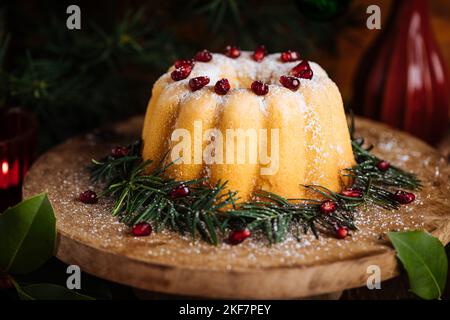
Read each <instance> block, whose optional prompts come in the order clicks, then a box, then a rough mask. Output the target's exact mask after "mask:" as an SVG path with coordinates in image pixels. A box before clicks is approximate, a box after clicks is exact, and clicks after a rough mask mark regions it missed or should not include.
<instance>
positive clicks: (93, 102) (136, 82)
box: [0, 0, 450, 151]
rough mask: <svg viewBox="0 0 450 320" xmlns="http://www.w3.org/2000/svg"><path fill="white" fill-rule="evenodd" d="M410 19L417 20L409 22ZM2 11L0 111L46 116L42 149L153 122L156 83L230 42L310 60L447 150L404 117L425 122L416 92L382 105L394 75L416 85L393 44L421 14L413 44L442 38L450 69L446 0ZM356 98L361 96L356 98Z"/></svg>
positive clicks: (39, 4) (63, 4)
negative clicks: (372, 14) (376, 20)
mask: <svg viewBox="0 0 450 320" xmlns="http://www.w3.org/2000/svg"><path fill="white" fill-rule="evenodd" d="M399 3H404V4H399ZM70 4H78V5H79V6H80V8H81V25H82V28H81V30H72V31H70V30H68V29H67V28H66V19H67V17H68V16H69V15H68V14H66V8H67V6H68V5H70ZM372 4H376V5H378V6H379V7H380V9H381V20H382V23H381V27H382V29H381V30H369V29H368V28H367V27H366V20H367V18H368V17H369V14H367V13H366V9H367V7H368V6H369V5H372ZM424 4H425V5H424ZM393 7H395V8H393ZM422 7H425V8H422ZM394 10H395V11H396V13H395V14H394V15H395V16H394V17H392V18H391V20H393V21H394V22H395V23H396V24H395V25H393V26H391V27H389V23H388V22H387V20H389V16H390V15H391V13H392V11H394ZM408 10H415V11H414V12H413V11H411V12H409V13H408V12H405V11H408ZM0 12H1V15H0V50H1V51H0V52H1V55H0V59H1V67H0V81H1V82H0V109H2V108H3V109H5V108H6V107H13V106H20V107H22V108H25V109H27V110H30V111H32V112H33V113H34V114H35V115H36V116H37V118H38V122H39V129H38V134H37V138H38V145H39V150H41V151H42V150H45V149H47V148H49V147H51V146H53V145H55V144H57V143H59V142H61V141H62V140H64V139H65V138H67V137H69V136H71V135H73V134H76V133H79V132H83V131H86V130H88V129H91V128H93V127H96V126H98V125H101V124H103V123H106V122H111V121H114V120H120V119H123V118H124V117H127V116H128V115H131V114H136V113H142V112H144V111H145V107H146V103H147V100H148V98H149V95H150V90H151V86H152V83H153V82H154V81H155V79H156V78H157V77H158V76H159V75H160V74H161V73H162V72H163V71H164V70H165V69H167V68H168V67H169V66H170V64H172V63H173V61H174V60H175V59H177V58H186V57H191V56H192V55H193V54H194V53H195V52H196V51H197V50H199V49H202V48H208V49H209V50H211V51H220V52H221V51H223V48H224V47H225V45H227V44H236V45H238V46H240V47H241V48H242V49H246V50H253V49H254V48H255V47H256V46H257V45H258V44H265V45H266V46H267V47H268V49H269V51H271V52H274V51H283V50H287V49H296V50H299V51H300V53H301V54H302V56H303V57H304V58H306V59H310V60H313V61H316V62H318V63H320V64H321V65H322V66H323V67H324V68H325V69H326V70H327V72H328V73H329V74H330V76H331V78H332V79H333V80H334V81H335V82H336V83H337V85H338V86H339V88H340V90H341V93H342V96H343V98H344V101H345V104H346V106H347V107H351V108H352V109H354V110H355V111H356V112H357V113H361V114H366V115H368V116H371V117H373V118H378V119H379V120H382V121H385V122H387V123H390V124H392V125H394V126H397V127H400V128H402V129H405V130H408V131H410V132H413V133H415V132H414V130H416V132H417V133H416V134H417V135H418V136H420V137H422V138H423V139H425V140H427V141H428V142H430V143H434V144H436V143H439V141H440V139H442V137H443V136H444V134H443V133H442V129H440V131H439V132H432V133H428V132H422V131H421V130H417V128H416V126H417V125H414V124H413V125H411V124H409V127H408V126H407V125H406V124H405V123H404V122H405V121H406V122H408V121H409V122H411V121H413V120H411V119H409V120H407V119H406V118H408V114H416V113H417V111H414V112H412V111H411V112H409V109H408V108H410V107H408V106H406V105H407V100H408V99H410V100H411V99H414V100H417V96H413V97H412V98H411V97H408V92H406V93H405V92H401V93H400V94H399V95H400V97H397V98H398V99H400V100H398V99H397V100H395V99H394V100H395V104H396V105H397V106H396V107H394V108H393V109H392V106H389V105H388V106H382V104H383V103H382V102H381V101H380V97H383V96H386V95H387V96H390V91H389V90H391V91H392V85H391V88H389V86H388V85H386V82H388V81H387V80H386V78H389V76H386V74H388V73H389V70H394V71H395V73H400V74H401V73H402V72H403V74H404V76H403V78H407V77H409V76H408V74H407V73H406V71H405V70H403V71H401V70H400V71H399V70H398V68H400V69H402V66H400V67H398V68H397V69H396V66H390V67H389V66H388V65H389V63H390V60H392V59H393V57H394V56H398V58H399V60H400V61H402V60H408V52H410V51H411V50H410V48H409V47H408V46H409V44H408V43H406V48H403V49H402V48H396V47H395V45H394V44H396V43H400V44H401V43H402V41H403V40H405V39H407V33H408V31H405V32H404V33H403V34H398V32H399V30H400V29H401V28H402V26H401V25H406V28H408V27H410V29H411V28H412V27H414V26H413V23H414V21H413V20H412V19H413V18H412V17H413V15H414V14H416V13H418V14H419V15H420V17H421V22H420V23H421V24H422V23H423V25H422V26H421V27H420V28H419V29H420V30H413V32H414V34H415V35H416V36H415V37H413V38H412V40H411V39H409V40H408V39H407V40H405V41H410V42H411V41H412V43H413V45H414V41H415V42H417V37H422V38H423V39H425V40H424V41H425V42H426V41H427V39H428V38H431V39H432V40H433V39H435V40H436V42H437V44H438V46H439V47H440V49H441V52H442V58H441V59H440V62H439V61H438V63H442V64H444V65H445V64H446V63H447V62H448V61H450V45H449V44H450V21H449V19H448V18H449V17H450V2H449V1H446V0H430V1H427V0H411V1H409V0H408V1H392V0H377V1H375V0H284V1H264V0H259V1H252V0H249V1H237V0H209V1H199V0H188V1H165V2H162V1H117V0H116V1H111V0H108V1H95V2H94V1H32V0H16V1H6V2H5V1H4V2H3V4H2V5H1V7H0ZM428 17H429V18H430V21H429V23H428V21H427V19H428ZM399 20H400V21H399ZM391 24H392V23H391ZM428 25H429V27H430V28H431V29H430V32H431V34H430V35H428V34H427V33H428V31H427V28H428V27H427V26H428ZM386 29H389V30H387V31H386ZM408 30H409V29H408ZM410 31H411V30H410ZM383 32H385V33H389V34H391V38H392V36H393V37H394V38H395V37H396V39H394V40H393V41H392V39H384V41H381V44H378V46H375V48H374V47H373V45H374V41H375V39H377V38H378V37H379V36H380V35H381V34H382V33H383ZM402 39H403V40H402ZM419 40H420V39H419ZM420 45H421V44H420V43H419V45H418V46H420ZM371 46H372V47H371ZM416 46H417V45H416ZM422 46H423V47H424V49H423V48H422V49H421V48H419V49H420V50H419V49H417V50H416V51H420V52H419V53H420V54H422V53H423V51H425V54H426V53H427V52H429V53H430V54H429V57H430V60H429V61H425V62H423V61H422V62H420V61H419V62H420V63H419V64H421V66H420V65H419V69H420V68H422V69H425V71H423V72H422V73H423V74H426V73H427V72H428V73H431V74H432V73H433V70H432V69H433V62H432V59H433V57H432V55H433V50H435V47H434V46H433V45H431V46H430V45H428V44H426V43H425V44H422ZM369 48H371V49H370V50H369ZM386 48H388V49H386ZM383 50H385V51H386V50H391V52H389V54H388V56H389V59H387V61H386V57H384V60H383V57H380V56H378V57H377V56H375V57H373V56H372V57H370V56H367V54H365V52H368V51H371V52H376V53H377V52H380V51H383ZM413 59H414V57H413ZM417 59H419V60H420V59H422V58H421V57H418V58H417ZM424 59H426V58H424ZM435 60H436V59H435ZM438 60H439V59H438ZM435 62H436V61H435ZM377 63H378V64H381V66H382V67H380V66H379V65H377ZM413 63H414V61H413ZM416 64H417V61H416ZM424 64H425V65H424ZM435 64H436V63H435ZM430 65H431V67H429V66H430ZM407 67H408V66H407ZM368 68H369V69H368ZM371 68H372V69H371ZM427 68H428V69H427ZM359 69H361V70H362V72H363V75H364V77H365V81H364V80H363V81H362V82H363V84H365V82H369V80H370V79H368V76H369V75H373V76H374V77H375V76H378V73H380V72H381V73H384V74H385V75H384V76H383V75H382V76H383V77H384V79H385V80H384V81H381V82H383V85H380V84H379V85H375V86H373V85H372V87H370V84H369V85H368V86H369V87H368V88H361V87H360V86H361V81H358V82H359V83H358V85H359V87H358V85H355V79H357V78H358V77H357V74H358V70H359ZM386 69H389V70H386ZM403 69H404V68H403ZM430 70H431V71H430ZM418 77H421V73H420V72H419V75H418ZM391 80H392V81H394V82H399V81H400V80H398V79H395V78H394V79H391ZM438 80H439V79H438ZM374 81H378V82H380V80H377V79H375V80H374ZM392 81H391V82H392ZM403 81H404V82H405V81H407V80H403ZM437 82H439V81H437ZM445 84H446V83H445ZM423 86H424V88H425V89H423V90H425V91H426V92H425V93H424V94H422V96H425V98H424V99H425V100H427V99H428V98H429V97H430V96H431V98H434V101H438V104H445V103H446V101H448V90H445V91H446V95H447V97H445V98H442V95H443V93H442V92H440V91H442V90H440V89H439V88H440V87H439V83H437V84H436V81H434V82H433V79H431V80H430V81H429V83H428V85H427V83H425V84H423ZM430 86H431V87H432V88H431V89H430V88H429V87H430ZM355 87H356V89H355ZM380 87H382V88H381V89H380ZM386 87H387V89H386ZM438 87H439V88H438ZM436 88H438V89H439V90H440V91H439V90H438V89H436ZM393 89H394V91H395V92H397V91H402V90H403V91H405V90H404V88H403V89H399V88H398V87H395V88H393ZM355 90H357V91H358V92H362V93H363V94H364V96H363V97H361V96H359V97H358V96H357V95H355ZM373 91H375V93H374V92H373ZM435 91H439V92H438V93H436V92H435ZM386 92H387V93H386ZM374 95H375V98H374V97H373V96H374ZM419 98H420V97H419ZM367 100H369V101H375V100H376V101H375V102H376V104H377V106H375V107H372V106H369V107H368V108H369V109H370V108H376V109H377V110H376V111H374V110H369V111H367V110H364V106H361V104H364V105H367V104H369V103H367ZM429 100H430V99H428V100H427V101H428V102H429ZM443 100H444V101H443ZM398 101H400V103H399V102H398ZM426 103H427V102H423V103H422V104H426ZM402 104H403V105H402ZM431 104H432V106H428V107H426V106H424V107H423V109H427V108H428V109H432V108H435V105H436V103H433V102H431ZM419 107H420V106H419ZM383 108H387V111H386V112H387V113H394V114H395V116H394V117H393V118H394V119H389V117H386V116H384V118H383V117H382V116H381V115H380V114H381V113H383V112H384V111H383ZM389 108H391V109H389ZM399 108H400V110H398V109H399ZM413 108H416V109H417V108H418V107H417V106H413ZM445 108H447V109H445ZM439 109H440V111H439V112H437V111H436V112H437V113H436V112H435V111H433V112H434V113H433V115H432V116H431V118H432V119H430V121H431V124H430V121H429V122H428V123H426V124H425V126H428V127H435V121H437V120H436V118H440V119H442V114H443V112H444V111H442V110H444V109H445V114H448V105H447V106H445V107H440V108H439ZM386 112H384V113H386ZM418 115H419V120H417V121H419V122H423V121H424V120H423V119H424V117H423V114H421V113H418ZM391 118H392V117H391ZM444 118H445V125H443V124H442V123H441V124H440V125H439V127H441V128H442V127H443V126H446V125H447V121H446V120H447V116H446V117H444ZM405 119H406V120H405ZM413 122H414V121H413ZM441 122H442V121H441ZM421 126H422V125H421Z"/></svg>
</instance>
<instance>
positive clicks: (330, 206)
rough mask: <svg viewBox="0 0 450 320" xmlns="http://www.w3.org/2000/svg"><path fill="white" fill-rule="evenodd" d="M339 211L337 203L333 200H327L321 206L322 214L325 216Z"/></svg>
mask: <svg viewBox="0 0 450 320" xmlns="http://www.w3.org/2000/svg"><path fill="white" fill-rule="evenodd" d="M336 209H337V203H336V202H334V201H331V200H325V201H323V202H322V204H321V205H320V212H322V213H323V214H330V213H332V212H334V211H336Z"/></svg>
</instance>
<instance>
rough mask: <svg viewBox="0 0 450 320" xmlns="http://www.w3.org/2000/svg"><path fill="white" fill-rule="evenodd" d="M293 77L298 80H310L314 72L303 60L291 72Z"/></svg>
mask: <svg viewBox="0 0 450 320" xmlns="http://www.w3.org/2000/svg"><path fill="white" fill-rule="evenodd" d="M291 75H292V76H294V77H297V78H303V79H309V80H311V79H312V77H313V72H312V69H311V66H310V65H309V63H308V61H306V60H303V61H302V62H300V63H299V64H298V65H296V66H295V67H294V68H292V70H291Z"/></svg>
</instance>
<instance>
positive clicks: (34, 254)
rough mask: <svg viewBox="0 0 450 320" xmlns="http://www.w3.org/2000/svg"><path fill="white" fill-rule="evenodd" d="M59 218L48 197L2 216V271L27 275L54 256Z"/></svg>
mask: <svg viewBox="0 0 450 320" xmlns="http://www.w3.org/2000/svg"><path fill="white" fill-rule="evenodd" d="M55 239H56V219H55V215H54V212H53V208H52V206H51V204H50V202H49V200H48V198H47V195H46V194H39V195H37V196H34V197H32V198H29V199H27V200H24V201H22V202H21V203H19V204H18V205H16V206H14V207H12V208H9V209H7V210H6V211H5V212H4V213H3V214H1V215H0V271H4V272H9V273H13V274H23V273H28V272H31V271H33V270H36V269H37V268H39V267H40V266H41V265H42V264H44V263H45V262H46V261H47V260H48V259H49V258H50V257H51V256H52V255H53V251H54V247H55Z"/></svg>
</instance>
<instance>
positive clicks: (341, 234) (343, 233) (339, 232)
mask: <svg viewBox="0 0 450 320" xmlns="http://www.w3.org/2000/svg"><path fill="white" fill-rule="evenodd" d="M347 236H348V228H347V227H344V226H338V227H337V228H336V238H338V239H345V238H346V237H347Z"/></svg>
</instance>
